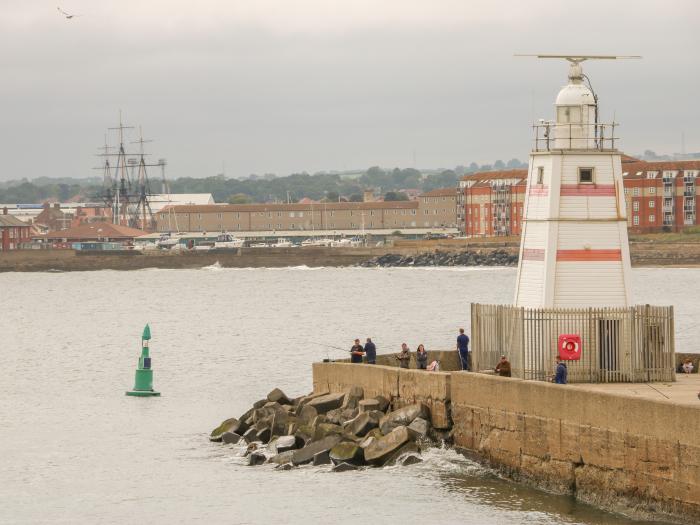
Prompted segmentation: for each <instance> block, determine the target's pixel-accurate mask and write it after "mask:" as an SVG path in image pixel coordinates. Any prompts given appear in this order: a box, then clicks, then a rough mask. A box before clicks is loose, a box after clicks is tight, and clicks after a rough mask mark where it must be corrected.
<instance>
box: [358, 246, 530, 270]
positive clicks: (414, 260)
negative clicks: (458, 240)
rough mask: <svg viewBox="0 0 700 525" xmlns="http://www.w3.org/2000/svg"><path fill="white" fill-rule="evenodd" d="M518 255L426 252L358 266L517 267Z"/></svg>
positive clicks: (384, 257) (382, 257)
mask: <svg viewBox="0 0 700 525" xmlns="http://www.w3.org/2000/svg"><path fill="white" fill-rule="evenodd" d="M517 264H518V255H517V254H513V253H509V252H507V251H506V250H500V249H499V250H492V251H482V250H464V251H457V252H443V251H435V252H425V253H419V254H416V255H399V254H395V253H388V254H386V255H380V256H378V257H374V258H372V259H370V260H368V261H364V262H361V263H359V264H357V266H361V267H364V268H370V267H375V266H381V267H393V266H398V267H411V266H413V267H415V266H515V265H517Z"/></svg>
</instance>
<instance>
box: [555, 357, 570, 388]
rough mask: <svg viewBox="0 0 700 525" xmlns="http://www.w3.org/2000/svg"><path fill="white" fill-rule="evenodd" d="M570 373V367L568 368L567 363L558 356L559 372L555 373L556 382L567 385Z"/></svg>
mask: <svg viewBox="0 0 700 525" xmlns="http://www.w3.org/2000/svg"><path fill="white" fill-rule="evenodd" d="M568 375H569V369H568V368H566V363H565V362H564V360H563V359H562V358H561V356H559V355H558V356H557V372H556V374H554V382H555V383H556V384H558V385H565V384H566V379H567V376H568Z"/></svg>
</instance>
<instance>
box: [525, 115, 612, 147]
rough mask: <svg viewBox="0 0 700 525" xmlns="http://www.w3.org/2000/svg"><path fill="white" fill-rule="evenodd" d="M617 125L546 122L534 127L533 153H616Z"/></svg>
mask: <svg viewBox="0 0 700 525" xmlns="http://www.w3.org/2000/svg"><path fill="white" fill-rule="evenodd" d="M616 126H617V124H615V123H611V124H576V123H567V124H557V123H555V122H544V123H539V124H535V125H534V126H532V129H533V131H534V138H533V141H534V144H533V151H552V150H559V151H561V150H571V149H584V150H598V151H614V150H615V141H616V140H617V139H618V138H617V137H615V127H616Z"/></svg>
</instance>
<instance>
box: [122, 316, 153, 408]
mask: <svg viewBox="0 0 700 525" xmlns="http://www.w3.org/2000/svg"><path fill="white" fill-rule="evenodd" d="M150 339H151V328H150V327H149V326H148V325H146V327H145V328H144V329H143V335H142V336H141V357H140V358H139V366H138V368H137V369H136V379H135V381H134V389H133V390H128V391H127V392H126V395H127V396H137V397H150V396H159V395H160V392H156V391H155V390H153V370H152V369H151V356H150V355H149V353H148V341H149V340H150Z"/></svg>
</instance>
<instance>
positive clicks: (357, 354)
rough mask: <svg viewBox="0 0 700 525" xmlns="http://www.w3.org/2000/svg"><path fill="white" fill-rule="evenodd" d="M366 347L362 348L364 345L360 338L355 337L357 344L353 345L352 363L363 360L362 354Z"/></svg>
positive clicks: (351, 351)
mask: <svg viewBox="0 0 700 525" xmlns="http://www.w3.org/2000/svg"><path fill="white" fill-rule="evenodd" d="M364 352H365V349H364V348H362V345H361V344H360V340H359V339H355V344H354V345H352V348H351V349H350V362H351V363H361V362H362V354H364Z"/></svg>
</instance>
